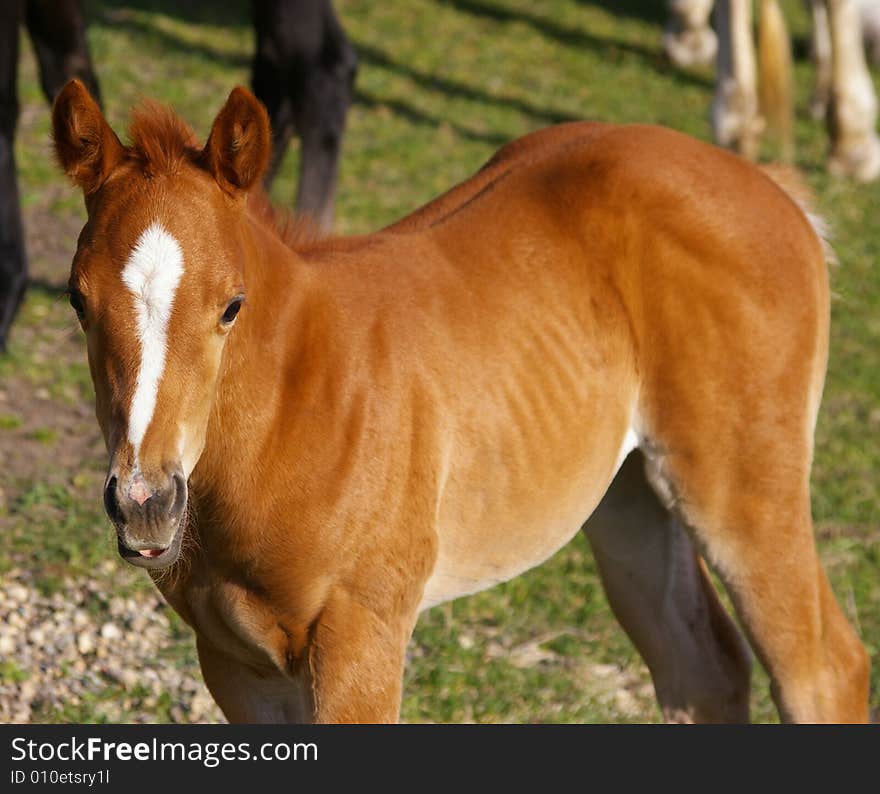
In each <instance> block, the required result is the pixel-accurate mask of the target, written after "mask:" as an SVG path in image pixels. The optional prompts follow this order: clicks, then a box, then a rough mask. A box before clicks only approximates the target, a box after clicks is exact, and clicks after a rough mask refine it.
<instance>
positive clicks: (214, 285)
mask: <svg viewBox="0 0 880 794" xmlns="http://www.w3.org/2000/svg"><path fill="white" fill-rule="evenodd" d="M78 91H80V88H78V87H77V86H76V85H73V86H72V87H68V89H65V93H70V94H72V95H73V98H74V99H76V95H77V92H78ZM70 99H71V97H67V98H64V95H62V99H61V100H60V103H61V104H60V105H59V107H60V108H63V107H65V103H69V100H70ZM255 104H256V103H255V101H251V100H250V99H248V95H247V93H246V92H242V91H241V90H237V91H236V92H234V94H233V98H232V100H231V101H230V103H228V104H227V106H226V107H225V108H224V110H222V111H221V113H220V116H219V117H218V122H216V123H215V127H214V129H215V130H218V129H219V130H221V135H220V137H219V138H217V139H215V140H214V143H213V144H212V143H211V142H210V141H209V144H208V146H207V147H206V150H205V151H206V152H208V154H205V153H204V152H203V154H202V155H201V156H200V157H199V160H198V163H199V165H198V167H197V166H193V167H185V168H182V169H180V170H179V172H178V173H177V174H175V175H172V176H164V177H161V178H154V179H145V178H144V176H143V174H141V173H140V172H137V171H136V170H133V169H126V168H124V167H120V168H119V169H117V170H116V171H115V172H114V173H113V174H112V175H111V178H110V179H109V180H108V181H107V182H106V187H105V188H104V189H102V190H101V191H100V193H99V194H98V195H97V196H96V198H95V200H94V201H93V202H92V203H91V209H90V217H89V222H88V229H89V233H88V234H85V235H83V237H82V238H81V244H80V247H79V249H78V251H77V254H76V257H75V259H74V263H73V267H72V270H71V285H72V287H73V288H75V289H77V290H78V291H79V292H80V293H81V295H82V299H83V303H84V305H85V321H84V327H85V329H86V339H87V343H88V349H89V361H90V366H91V370H92V376H93V379H94V381H95V388H96V396H97V403H98V404H97V414H98V419H99V422H100V424H101V426H102V429H103V431H104V434H105V438H106V439H107V444H108V449H109V451H110V454H111V471H112V472H113V474H114V476H116V477H118V478H119V480H120V481H125V482H127V481H128V480H130V478H131V477H132V476H133V474H132V466H133V462H132V453H131V450H130V449H129V447H128V444H127V441H126V439H125V432H124V431H125V426H126V422H127V418H126V412H127V410H128V405H129V400H130V394H131V390H132V388H133V385H132V384H133V381H134V377H135V373H136V366H137V365H136V362H137V349H136V348H137V345H136V343H135V342H134V341H133V331H132V323H133V321H132V319H131V314H132V309H131V301H130V298H129V297H128V296H127V295H126V291H125V289H124V287H123V285H122V284H121V282H120V279H119V269H120V266H121V263H122V262H124V261H125V260H126V258H127V257H128V256H129V254H130V252H131V247H132V245H133V244H134V241H135V240H136V239H137V237H138V235H139V234H140V232H141V230H143V229H144V228H146V227H147V225H149V224H151V223H157V222H159V223H162V224H163V226H164V227H165V228H167V230H168V231H169V233H170V234H172V235H174V237H175V238H176V239H177V240H179V242H180V245H181V247H182V249H183V251H184V253H185V259H186V269H185V274H184V277H183V280H182V281H181V284H180V287H179V289H178V291H177V294H176V297H175V303H174V311H173V313H172V316H171V322H170V326H169V329H168V339H169V345H168V353H167V359H166V362H165V370H164V373H165V374H164V377H163V378H162V380H161V383H160V387H159V391H158V395H157V407H156V411H155V413H154V415H153V419H152V422H151V424H150V426H149V428H148V430H147V433H146V435H145V437H144V440H143V444H142V447H141V452H140V456H141V457H140V467H141V474H142V475H143V477H144V478H145V481H146V482H147V483H148V484H149V485H150V487H152V488H154V489H155V490H156V491H157V492H158V491H159V490H160V489H162V488H165V487H166V484H167V479H168V472H169V471H172V470H174V469H175V468H180V467H181V465H182V464H181V460H183V461H184V464H183V467H184V469H185V470H186V473H187V474H188V477H189V499H190V502H191V504H192V506H193V511H192V513H193V514H194V516H196V517H197V518H192V519H191V520H190V521H189V523H187V524H186V526H185V530H184V531H185V534H186V537H188V538H191V539H193V541H194V542H193V543H192V544H191V545H190V547H189V548H188V549H186V550H185V553H184V555H182V557H181V559H180V561H179V562H178V563H177V564H176V565H175V566H174V567H172V568H170V569H166V570H164V571H157V572H155V573H154V577H155V578H156V581H157V585H158V586H159V588H160V589H161V590H162V592H163V594H164V595H165V597H166V598H167V599H168V601H169V602H170V603H171V604H172V605H173V607H174V608H175V609H176V610H177V611H178V612H179V613H180V614H181V615H182V616H183V618H184V619H185V620H186V621H188V622H189V623H190V624H191V625H192V626H193V628H194V629H195V631H196V636H197V641H198V649H199V657H200V660H201V664H202V669H203V672H204V675H205V681H206V683H207V684H208V687H209V689H210V690H211V692H212V694H213V695H214V697H215V698H216V699H217V701H218V703H219V704H220V706H221V707H222V708H223V710H224V713H225V714H226V716H227V717H228V718H229V719H230V720H237V721H250V722H255V721H266V722H279V721H288V720H302V719H306V720H317V721H322V722H333V721H352V722H354V721H357V722H375V721H391V720H395V719H397V716H398V711H399V705H400V697H401V686H402V673H403V665H404V659H405V648H406V644H407V641H408V639H409V636H410V634H411V632H412V629H413V627H414V625H415V622H416V619H417V616H418V613H419V610H420V609H422V608H425V607H427V606H430V605H432V604H434V603H438V602H441V601H443V600H447V599H450V598H454V597H457V596H459V595H462V594H465V593H468V592H473V591H476V590H479V589H482V588H485V587H488V586H490V585H491V584H493V583H495V582H497V581H501V580H503V579H508V578H510V577H512V576H515V575H516V574H518V573H519V572H521V571H523V570H525V569H527V568H529V567H531V566H534V565H536V564H538V563H539V562H541V561H542V560H544V559H546V558H547V557H548V556H549V555H550V554H552V553H553V552H555V551H556V550H557V549H558V548H560V547H561V546H562V545H563V544H565V543H566V542H567V541H568V540H569V539H570V538H571V537H572V536H573V535H574V534H576V533H577V531H578V529H579V528H580V527H581V525H582V524H584V522H585V521H586V522H587V523H586V526H585V532H586V533H587V537H588V538H589V540H590V543H591V544H592V546H593V548H594V550H595V552H596V555H597V559H598V560H599V563H600V570H601V572H602V579H603V583H604V585H605V587H606V591H607V593H608V595H609V598H610V600H611V603H612V606H613V608H614V611H615V614H616V615H617V616H618V617H619V619H620V620H621V623H622V624H623V626H624V627H625V628H626V630H627V632H628V633H629V634H630V636H631V637H632V638H633V641H634V642H635V643H636V646H637V647H638V648H639V650H640V652H641V653H642V654H643V656H644V657H645V659H646V662H647V663H648V665H649V667H650V669H651V674H652V676H653V679H654V682H655V688H656V691H657V695H658V698H659V700H660V703H661V707H662V708H663V713H664V716H665V717H666V718H667V719H670V720H680V721H691V720H718V721H721V720H744V719H746V718H747V716H748V664H749V662H748V653H747V651H746V648H745V645H744V644H743V641H742V639H741V637H740V635H739V633H738V630H737V628H736V625H735V624H734V623H733V621H732V620H731V619H730V617H729V616H728V615H727V614H726V612H725V611H724V609H723V608H722V606H721V604H720V601H719V600H718V598H717V596H716V595H715V593H714V590H713V589H712V586H711V582H710V581H709V579H708V577H707V576H706V573H705V569H704V568H703V566H702V564H701V562H700V559H699V556H698V555H697V553H696V551H695V549H699V550H700V551H701V552H702V553H703V555H704V556H705V558H706V559H707V560H708V561H709V562H710V563H711V564H712V565H713V566H714V568H715V569H716V571H717V572H718V573H719V574H720V575H721V576H722V578H723V579H724V580H725V583H726V585H727V587H728V589H729V590H730V592H731V595H732V597H733V600H734V603H735V605H736V609H737V611H738V614H739V616H740V618H741V619H742V621H743V624H744V626H745V627H746V630H747V633H748V635H749V638H750V640H751V642H752V645H753V647H754V648H755V650H756V652H757V653H758V655H759V657H760V659H761V661H762V663H763V664H764V666H765V667H766V669H767V670H768V671H769V673H770V676H771V679H772V681H773V687H774V696H775V698H776V702H777V705H778V706H779V709H780V712H781V715H782V716H783V718H785V719H789V720H798V721H844V720H864V719H865V718H866V716H867V712H866V703H867V685H868V662H867V657H866V655H865V652H864V649H863V648H862V646H861V644H860V643H859V641H858V638H857V637H856V636H855V634H854V633H853V631H852V629H851V628H850V626H849V624H848V623H847V621H846V620H845V618H844V617H843V615H842V613H841V611H840V609H839V607H838V606H837V604H836V602H835V600H834V598H833V595H832V593H831V590H830V588H829V587H828V584H827V581H826V579H825V575H824V572H823V571H822V569H821V566H820V564H819V560H818V557H817V555H816V549H815V546H814V542H813V537H812V524H811V518H810V498H809V475H810V461H811V454H812V442H813V427H814V423H815V418H816V412H817V410H818V405H819V400H820V396H821V388H822V380H823V376H824V372H825V366H826V358H827V350H828V347H827V345H828V319H829V311H828V284H827V272H826V266H825V261H824V256H823V249H822V245H821V242H820V240H819V239H818V238H817V236H816V234H815V232H814V231H813V229H812V227H811V225H810V223H809V222H808V220H807V219H806V218H805V217H804V215H803V213H802V212H801V211H800V210H799V209H798V207H797V206H796V204H795V203H794V202H793V201H792V200H791V199H790V198H789V197H788V195H787V194H786V193H785V192H784V191H783V190H781V189H779V188H778V187H777V186H776V185H775V184H774V183H773V182H772V181H770V180H768V179H767V178H766V177H765V176H764V175H762V174H761V173H760V172H759V171H758V170H757V169H756V168H754V167H753V166H751V165H749V164H747V163H745V162H744V161H742V160H740V159H739V158H737V157H735V156H734V155H731V154H729V153H726V152H722V151H720V150H718V149H716V148H714V147H711V146H708V145H706V144H703V143H700V142H698V141H695V140H693V139H691V138H688V137H686V136H683V135H679V134H677V133H674V132H672V131H669V130H664V129H661V128H656V127H641V126H631V127H619V126H615V125H604V124H586V123H585V124H571V125H564V126H561V127H555V128H550V129H547V130H543V131H540V132H537V133H534V134H532V135H530V136H527V137H526V138H523V139H521V140H520V141H517V142H514V143H513V144H511V145H510V146H508V147H505V148H504V149H503V150H502V151H501V152H499V154H498V155H497V156H496V157H495V158H493V160H492V161H490V163H488V164H487V166H486V167H485V168H484V169H483V170H482V171H480V172H478V173H477V174H476V175H475V176H474V177H473V178H472V179H471V180H469V181H468V182H466V183H464V184H462V185H460V186H458V187H456V188H454V189H453V190H451V191H449V192H448V193H447V194H445V195H444V196H442V197H440V198H439V199H438V200H437V201H436V202H432V203H431V204H429V205H428V206H427V207H424V208H422V209H421V210H419V211H418V212H417V213H416V214H415V215H413V216H410V218H408V219H404V220H402V221H401V222H399V223H397V224H393V225H392V226H390V227H388V228H387V229H385V230H383V231H381V232H378V233H375V234H372V235H366V236H364V237H360V238H350V239H336V240H332V239H331V240H327V241H316V242H310V243H305V244H301V245H297V247H296V250H294V249H293V248H291V247H289V246H288V245H286V244H285V242H284V240H283V239H282V237H280V236H279V234H278V232H277V230H276V229H275V228H274V226H273V222H272V217H271V215H270V214H269V213H268V212H267V211H266V208H265V205H264V203H263V202H262V200H261V199H257V200H256V201H255V202H254V201H251V200H249V199H248V200H243V199H244V197H245V196H246V195H247V193H246V191H245V190H244V188H242V187H241V186H240V185H242V184H243V183H244V182H246V181H248V178H250V177H252V176H253V173H252V170H251V166H250V165H247V164H248V163H250V164H253V163H259V162H260V161H261V160H262V159H263V156H264V154H265V149H266V148H267V143H266V141H267V138H266V136H264V135H263V134H261V131H260V130H259V129H254V128H253V125H257V127H259V125H260V124H261V123H262V121H261V118H262V117H261V116H260V114H259V111H258V109H257V108H255ZM87 112H88V113H91V114H93V113H94V109H91V108H87ZM220 120H222V121H220ZM85 122H88V123H89V124H92V125H94V124H97V121H96V119H94V118H89V119H86V120H85ZM85 122H83V123H85ZM79 123H80V120H77V125H78V124H79ZM236 125H239V126H240V128H241V129H250V130H251V133H252V134H251V133H249V134H247V135H243V136H241V137H240V138H235V136H232V139H236V140H239V141H240V145H237V146H233V147H230V146H229V145H228V143H229V140H231V139H230V138H229V137H228V136H227V132H228V130H234V129H236V128H237V126H236ZM75 126H76V125H75ZM99 126H100V125H99ZM62 129H64V127H63V126H62ZM224 131H227V132H224ZM213 136H214V133H213V132H212V138H213ZM57 143H58V146H59V149H61V150H64V148H65V147H66V146H67V145H68V143H69V141H67V140H66V139H61V140H59V141H58V142H57ZM243 164H244V166H243ZM74 165H75V164H74ZM230 174H233V177H232V178H231V179H230ZM251 182H252V183H253V180H251ZM218 185H219V188H218ZM236 185H238V186H237V187H236ZM230 186H232V187H230ZM120 218H121V219H123V220H124V223H120V221H119V219H120ZM288 239H291V240H296V239H298V238H296V237H292V238H288ZM237 293H244V294H245V295H246V302H245V305H244V308H243V309H242V310H241V314H240V316H239V318H238V320H237V321H236V323H235V325H234V327H232V328H226V327H221V326H220V325H218V318H219V317H220V315H221V313H222V312H223V310H224V307H225V306H226V305H227V303H228V301H229V299H230V298H231V297H232V296H234V295H236V294H237ZM628 428H633V429H635V430H636V431H637V433H638V439H639V448H640V449H639V451H638V452H633V453H632V454H631V455H630V456H629V457H628V458H627V459H626V460H625V461H622V460H621V457H622V451H625V450H626V447H625V446H624V442H625V439H626V438H627V430H628ZM187 460H189V461H191V470H189V469H188V465H189V464H186V463H185V462H186V461H187ZM621 464H622V465H621ZM141 474H139V475H138V476H141ZM127 529H128V527H121V528H119V531H120V532H121V533H122V535H124V533H125V531H127ZM140 529H141V530H144V531H146V530H145V528H144V527H140ZM122 535H121V537H122ZM155 537H156V538H159V535H158V534H156V535H155ZM163 537H164V536H163ZM160 540H161V539H160ZM167 542H168V541H167V539H166V540H161V544H160V543H159V540H157V544H159V545H162V547H163V548H164V547H165V544H166V543H167ZM163 553H164V552H163Z"/></svg>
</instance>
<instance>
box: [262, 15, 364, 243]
mask: <svg viewBox="0 0 880 794" xmlns="http://www.w3.org/2000/svg"><path fill="white" fill-rule="evenodd" d="M253 12H254V27H255V29H256V34H257V48H256V53H255V55H254V63H253V80H252V84H253V89H254V93H255V94H256V95H257V97H259V99H260V101H262V102H263V104H264V105H265V106H266V108H267V110H268V111H269V118H270V119H271V122H272V131H273V147H272V160H271V162H270V164H269V169H268V171H267V175H266V184H267V186H268V185H269V184H270V183H271V181H272V179H273V178H274V177H275V174H276V173H277V171H278V167H279V166H280V165H281V160H282V159H283V157H284V153H285V151H286V149H287V144H288V143H289V142H290V136H291V134H292V133H293V132H294V131H296V133H297V134H298V135H299V137H300V140H301V141H302V149H301V154H300V174H299V190H298V193H297V198H296V209H297V211H298V212H301V213H304V214H307V215H309V216H311V217H312V218H313V219H314V220H315V221H316V222H317V223H318V224H319V225H320V226H321V227H322V228H324V229H327V228H329V227H330V225H331V223H332V221H333V193H334V189H335V185H336V172H337V167H338V162H339V153H340V148H341V145H342V135H343V132H344V129H345V115H346V112H347V111H348V107H349V105H350V104H351V99H352V90H353V86H354V76H355V72H356V70H357V56H356V55H355V51H354V48H353V47H352V46H351V44H350V43H349V41H348V39H347V38H346V36H345V33H344V32H343V30H342V26H341V25H340V23H339V20H338V19H337V18H336V15H335V14H334V12H333V7H332V5H331V4H330V0H254V2H253Z"/></svg>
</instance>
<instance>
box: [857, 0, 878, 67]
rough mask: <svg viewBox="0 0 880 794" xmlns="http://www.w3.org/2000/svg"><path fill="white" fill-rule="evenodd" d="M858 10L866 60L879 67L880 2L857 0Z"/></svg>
mask: <svg viewBox="0 0 880 794" xmlns="http://www.w3.org/2000/svg"><path fill="white" fill-rule="evenodd" d="M859 8H860V10H861V12H862V36H863V37H864V39H865V51H866V52H867V54H868V60H869V61H871V63H873V64H874V65H875V66H880V0H859Z"/></svg>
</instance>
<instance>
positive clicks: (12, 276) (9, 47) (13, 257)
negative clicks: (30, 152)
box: [0, 1, 27, 352]
mask: <svg viewBox="0 0 880 794" xmlns="http://www.w3.org/2000/svg"><path fill="white" fill-rule="evenodd" d="M20 20H21V5H20V3H19V2H16V1H14V2H9V3H0V352H2V351H3V350H5V349H6V335H7V334H8V333H9V326H10V325H11V324H12V320H13V318H14V317H15V313H16V311H17V310H18V306H19V304H20V303H21V299H22V297H23V295H24V289H25V286H26V284H27V260H26V259H25V255H24V232H23V230H22V225H21V209H20V207H19V202H18V183H17V181H16V178H15V151H14V142H15V125H16V122H17V121H18V94H17V91H16V77H17V73H18V26H19V22H20Z"/></svg>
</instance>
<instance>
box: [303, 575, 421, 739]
mask: <svg viewBox="0 0 880 794" xmlns="http://www.w3.org/2000/svg"><path fill="white" fill-rule="evenodd" d="M365 602H366V599H364V598H363V594H355V593H351V592H348V591H346V590H344V589H341V588H340V589H337V590H336V591H335V592H334V593H333V594H332V595H331V597H330V599H329V600H328V602H327V604H326V605H325V607H324V609H323V611H322V612H321V616H320V618H319V619H318V622H317V623H316V625H315V627H314V631H313V634H312V642H311V646H310V649H309V670H310V673H311V680H312V695H313V698H314V717H315V722H319V723H321V722H346V723H351V722H357V723H379V722H397V721H398V719H399V716H400V700H401V692H402V688H403V668H404V662H405V653H406V644H407V642H408V641H409V638H410V635H411V634H412V630H413V627H414V626H415V622H416V617H417V615H416V610H415V607H413V608H412V609H407V610H406V611H405V612H401V611H399V610H398V609H393V611H389V612H387V613H386V610H385V609H375V608H373V607H370V606H367V604H366V603H365Z"/></svg>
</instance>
